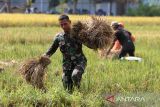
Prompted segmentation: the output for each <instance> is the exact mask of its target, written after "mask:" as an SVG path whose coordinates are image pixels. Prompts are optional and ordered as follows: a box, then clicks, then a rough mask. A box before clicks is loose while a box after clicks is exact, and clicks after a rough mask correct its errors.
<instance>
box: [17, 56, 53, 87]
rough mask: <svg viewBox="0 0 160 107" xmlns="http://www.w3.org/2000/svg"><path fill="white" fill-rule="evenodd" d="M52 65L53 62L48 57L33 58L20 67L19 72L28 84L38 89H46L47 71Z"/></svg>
mask: <svg viewBox="0 0 160 107" xmlns="http://www.w3.org/2000/svg"><path fill="white" fill-rule="evenodd" d="M50 63H51V61H50V59H49V57H47V56H42V57H40V58H32V59H30V60H27V61H25V62H24V63H23V64H22V66H21V67H20V69H19V71H20V73H21V74H22V75H23V77H24V79H25V80H26V81H27V82H28V83H30V84H31V85H33V86H34V87H36V88H39V89H45V87H44V76H45V69H46V68H47V66H48V65H49V64H50Z"/></svg>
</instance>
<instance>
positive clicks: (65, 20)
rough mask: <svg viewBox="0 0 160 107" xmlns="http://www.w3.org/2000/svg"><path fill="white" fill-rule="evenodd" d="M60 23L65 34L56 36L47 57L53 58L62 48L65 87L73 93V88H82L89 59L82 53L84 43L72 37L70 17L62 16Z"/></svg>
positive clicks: (61, 33)
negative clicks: (81, 84)
mask: <svg viewBox="0 0 160 107" xmlns="http://www.w3.org/2000/svg"><path fill="white" fill-rule="evenodd" d="M59 23H60V26H61V28H62V29H63V31H64V32H60V33H58V34H57V35H56V37H55V39H54V41H53V43H52V45H51V47H50V48H49V50H48V51H47V52H46V53H45V55H46V56H49V57H51V56H52V55H53V54H54V53H55V52H56V50H57V48H58V47H59V48H60V51H61V53H62V55H63V75H62V82H63V86H64V88H65V89H66V90H68V91H72V90H73V86H76V87H77V88H79V87H80V81H81V78H82V74H83V73H84V70H85V68H86V65H87V59H86V57H85V56H84V54H83V51H82V43H81V42H80V41H79V40H76V39H74V38H71V37H70V30H71V21H70V19H69V17H68V16H67V15H61V16H60V17H59Z"/></svg>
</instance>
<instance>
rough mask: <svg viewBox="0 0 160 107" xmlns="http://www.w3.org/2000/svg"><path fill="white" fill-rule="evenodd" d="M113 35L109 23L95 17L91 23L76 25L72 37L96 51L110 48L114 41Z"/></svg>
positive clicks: (78, 23) (77, 23) (79, 22)
mask: <svg viewBox="0 0 160 107" xmlns="http://www.w3.org/2000/svg"><path fill="white" fill-rule="evenodd" d="M113 33H114V32H113V29H112V28H111V26H110V24H109V22H107V21H106V20H104V19H102V18H100V17H95V16H93V17H91V20H90V21H85V22H81V21H78V22H76V23H74V24H73V27H72V30H71V36H72V37H74V38H76V39H78V40H80V41H81V42H82V43H83V44H84V45H86V46H87V47H89V48H91V49H94V50H97V49H103V48H107V47H110V45H111V44H112V42H113V39H114V36H113Z"/></svg>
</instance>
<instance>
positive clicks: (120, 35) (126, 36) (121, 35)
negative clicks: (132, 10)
mask: <svg viewBox="0 0 160 107" xmlns="http://www.w3.org/2000/svg"><path fill="white" fill-rule="evenodd" d="M111 26H112V27H113V29H114V30H115V34H114V35H115V39H114V42H115V41H116V40H118V41H119V43H120V44H121V46H122V49H121V52H120V54H119V58H121V57H125V56H126V55H127V54H129V56H134V52H135V46H134V43H133V41H132V39H131V34H130V33H129V32H128V31H127V30H124V29H122V28H121V27H120V26H119V24H118V23H117V22H114V23H112V25H111ZM114 42H113V45H114ZM113 45H112V47H113ZM112 47H111V49H112Z"/></svg>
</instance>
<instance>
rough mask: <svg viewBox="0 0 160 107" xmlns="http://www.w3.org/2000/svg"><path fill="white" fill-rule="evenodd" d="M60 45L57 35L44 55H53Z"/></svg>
mask: <svg viewBox="0 0 160 107" xmlns="http://www.w3.org/2000/svg"><path fill="white" fill-rule="evenodd" d="M58 46H59V40H58V36H56V37H55V38H54V40H53V43H52V45H51V46H50V48H49V49H48V51H47V52H46V53H45V54H44V55H45V56H48V57H51V56H52V55H53V54H54V53H55V52H56V50H57V48H58Z"/></svg>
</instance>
